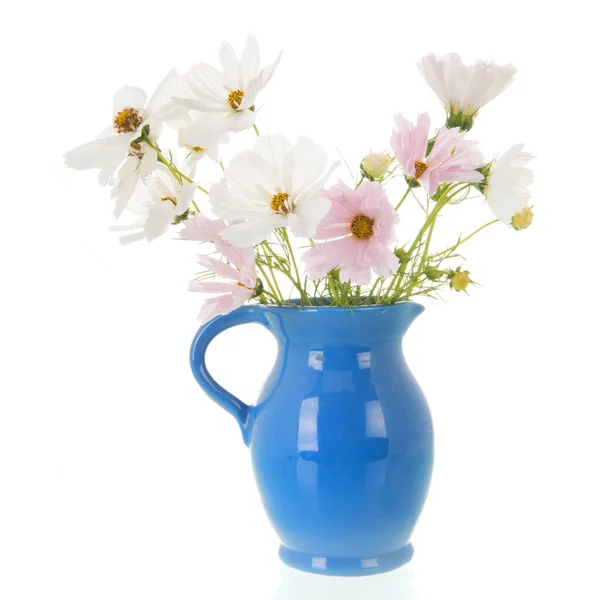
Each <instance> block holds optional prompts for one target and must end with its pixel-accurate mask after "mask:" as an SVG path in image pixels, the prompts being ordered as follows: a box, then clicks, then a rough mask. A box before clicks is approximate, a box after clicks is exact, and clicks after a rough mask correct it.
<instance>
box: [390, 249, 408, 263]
mask: <svg viewBox="0 0 600 600" xmlns="http://www.w3.org/2000/svg"><path fill="white" fill-rule="evenodd" d="M394 254H395V255H396V257H397V258H398V260H399V261H400V264H401V265H403V264H404V263H407V262H408V261H409V260H410V256H409V255H408V252H407V251H406V250H405V249H404V248H397V249H396V250H394Z"/></svg>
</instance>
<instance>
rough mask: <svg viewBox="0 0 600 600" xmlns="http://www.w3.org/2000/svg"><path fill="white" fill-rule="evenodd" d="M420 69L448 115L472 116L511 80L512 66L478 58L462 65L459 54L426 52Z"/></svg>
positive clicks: (514, 70)
mask: <svg viewBox="0 0 600 600" xmlns="http://www.w3.org/2000/svg"><path fill="white" fill-rule="evenodd" d="M419 69H420V70H421V73H422V74H423V77H425V80H426V81H427V83H428V84H429V86H430V87H431V89H432V90H433V91H434V92H435V93H436V94H437V96H438V98H439V99H440V100H441V101H442V102H443V103H444V106H445V107H446V110H447V112H448V113H449V114H451V115H459V114H463V115H466V116H473V115H475V114H476V113H477V111H479V109H480V108H481V107H482V106H484V105H485V104H487V103H488V102H490V101H491V100H493V99H494V98H495V97H496V96H497V95H498V94H500V92H502V91H503V90H505V89H506V88H507V87H508V86H509V85H510V84H511V83H512V82H513V80H514V79H513V78H514V75H515V73H516V72H517V69H516V68H515V66H514V65H511V64H507V65H498V64H496V63H494V62H486V61H482V60H478V61H477V62H476V63H475V64H473V65H465V64H464V63H463V61H462V60H461V58H460V56H459V55H458V54H447V55H445V56H437V55H435V54H428V55H427V56H425V57H424V58H423V59H422V60H421V62H420V63H419Z"/></svg>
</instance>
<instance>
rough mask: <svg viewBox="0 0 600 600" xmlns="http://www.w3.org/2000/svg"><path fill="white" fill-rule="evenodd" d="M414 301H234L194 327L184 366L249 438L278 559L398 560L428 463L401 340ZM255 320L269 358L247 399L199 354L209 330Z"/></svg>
mask: <svg viewBox="0 0 600 600" xmlns="http://www.w3.org/2000/svg"><path fill="white" fill-rule="evenodd" d="M422 311H423V307H422V306H421V305H420V304H416V303H414V302H401V303H398V304H392V305H379V306H361V307H355V308H352V309H344V308H340V307H331V306H322V307H321V306H319V307H308V308H307V307H304V308H302V309H300V308H298V307H294V306H270V305H256V306H244V307H242V308H239V309H237V310H235V311H234V312H232V313H230V314H228V315H226V316H223V317H217V318H216V319H214V320H213V321H211V322H210V323H208V324H206V325H204V326H203V327H201V328H200V330H199V331H198V333H197V334H196V337H195V338H194V341H193V343H192V348H191V357H190V358H191V365H192V370H193V372H194V376H195V377H196V380H197V381H198V383H199V384H200V386H201V387H202V389H203V390H204V391H205V392H206V393H207V394H208V396H210V397H211V398H212V399H213V400H215V401H216V402H217V403H218V404H220V405H221V406H222V407H223V408H224V409H225V410H226V411H228V412H229V413H231V414H232V415H233V416H234V417H235V419H236V421H237V422H238V424H239V426H240V428H241V431H242V435H243V438H244V442H245V443H246V444H247V445H248V446H249V447H250V452H251V454H252V464H253V467H254V473H255V476H256V481H257V483H258V488H259V491H260V494H261V497H262V501H263V504H264V507H265V509H266V511H267V514H268V516H269V518H270V520H271V523H272V524H273V526H274V528H275V530H276V531H277V533H278V535H279V537H280V539H281V541H282V545H281V548H280V556H281V558H282V560H283V561H284V562H285V563H287V564H288V565H290V566H292V567H295V568H297V569H301V570H303V571H310V572H314V573H323V574H328V575H363V574H364V575H366V574H371V573H381V572H383V571H389V570H391V569H394V568H396V567H399V566H401V565H403V564H405V563H406V562H408V561H409V560H410V559H411V557H412V554H413V549H412V545H411V544H410V536H411V532H412V530H413V528H414V526H415V523H416V521H417V518H418V516H419V513H420V512H421V509H422V508H423V503H424V502H425V498H426V496H427V490H428V488H429V481H430V478H431V469H432V462H433V431H432V426H431V416H430V413H429V409H428V406H427V403H426V401H425V398H424V396H423V393H422V392H421V390H420V388H419V386H418V384H417V383H416V381H415V379H414V378H413V376H412V374H411V372H410V371H409V369H408V366H407V365H406V362H405V360H404V356H403V353H402V346H401V342H402V338H403V336H404V334H405V332H406V330H407V329H408V327H409V325H410V324H411V323H412V322H413V320H414V319H415V318H416V317H417V316H418V315H419V314H420V313H421V312H422ZM250 322H255V323H260V324H261V325H264V326H265V327H266V328H267V329H268V330H269V331H270V332H271V333H272V334H273V335H274V336H275V338H276V339H277V343H278V353H277V360H276V362H275V365H274V367H273V370H272V371H271V374H270V376H269V378H268V379H267V381H266V384H265V386H264V388H263V390H262V392H261V394H260V397H259V399H258V402H257V403H256V405H255V406H248V405H246V404H244V403H243V402H242V401H241V400H239V399H237V398H236V397H235V396H233V395H232V394H230V393H229V392H227V391H226V390H225V389H224V388H222V387H221V386H220V385H219V384H218V383H216V382H215V381H214V379H213V378H212V377H211V375H210V374H209V373H208V371H207V369H206V365H205V362H204V356H205V353H206V348H207V346H208V344H209V343H210V342H211V340H212V339H213V338H214V337H215V336H216V335H218V334H219V333H220V332H221V331H223V330H225V329H227V328H229V327H233V326H234V325H241V324H243V323H250Z"/></svg>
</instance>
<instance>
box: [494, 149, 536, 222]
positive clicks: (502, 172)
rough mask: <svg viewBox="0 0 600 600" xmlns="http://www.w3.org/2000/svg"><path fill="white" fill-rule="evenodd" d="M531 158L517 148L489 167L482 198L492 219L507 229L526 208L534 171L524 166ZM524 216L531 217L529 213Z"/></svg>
mask: <svg viewBox="0 0 600 600" xmlns="http://www.w3.org/2000/svg"><path fill="white" fill-rule="evenodd" d="M532 158H533V156H532V155H531V154H529V153H528V152H523V144H517V145H515V146H512V148H510V149H509V150H508V151H507V152H505V153H504V154H503V155H502V156H500V157H499V158H497V159H496V160H494V161H493V162H492V163H491V165H490V171H489V173H488V175H487V178H486V181H485V187H484V190H485V197H486V199H487V202H488V204H489V205H490V208H491V209H492V212H493V213H494V215H496V217H497V218H498V219H499V220H500V221H502V223H505V224H506V225H513V223H512V221H513V217H515V215H517V214H519V213H523V210H524V209H525V208H528V204H529V199H530V198H531V192H530V190H529V186H530V185H531V183H532V182H533V171H532V170H531V169H530V168H528V167H527V166H526V165H527V163H528V162H529V161H530V160H531V159H532ZM525 213H526V215H527V216H530V217H531V218H532V217H533V213H531V211H525ZM531 218H529V222H531ZM513 226H514V225H513ZM525 226H526V225H525ZM515 228H518V229H524V227H515Z"/></svg>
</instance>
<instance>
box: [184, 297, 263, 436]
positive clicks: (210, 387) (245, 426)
mask: <svg viewBox="0 0 600 600" xmlns="http://www.w3.org/2000/svg"><path fill="white" fill-rule="evenodd" d="M244 323H260V324H261V325H263V326H265V327H267V321H266V319H265V317H264V314H263V312H262V311H261V310H260V309H259V308H257V307H256V306H242V307H240V308H238V309H236V310H234V311H233V312H230V313H229V314H227V315H223V316H219V317H216V318H214V319H213V320H212V321H209V322H208V323H206V324H205V325H203V326H202V327H200V329H199V330H198V332H197V333H196V335H195V337H194V341H193V342H192V347H191V349H190V365H191V367H192V373H193V374H194V377H195V378H196V381H197V382H198V384H199V385H200V387H201V388H202V389H203V390H204V392H205V393H206V395H207V396H208V397H209V398H211V399H212V400H214V401H215V402H216V403H217V404H218V405H219V406H221V407H222V408H224V409H225V410H226V411H227V412H228V413H230V414H231V415H233V417H234V418H235V420H236V421H237V422H238V425H239V426H240V429H241V431H242V438H243V439H244V444H246V446H248V445H249V443H250V430H249V425H250V412H251V409H252V407H251V406H248V405H247V404H245V403H244V402H242V401H241V400H240V399H239V398H236V397H235V396H234V395H233V394H231V393H230V392H228V391H227V390H226V389H225V388H224V387H222V386H220V385H219V384H218V383H217V382H216V381H215V380H214V379H213V377H212V375H211V374H210V373H209V372H208V369H207V368H206V363H205V356H206V349H207V348H208V345H209V344H210V343H211V342H212V340H213V339H214V338H215V337H216V336H217V335H219V333H221V332H222V331H225V329H229V328H230V327H235V326H236V325H243V324H244Z"/></svg>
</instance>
